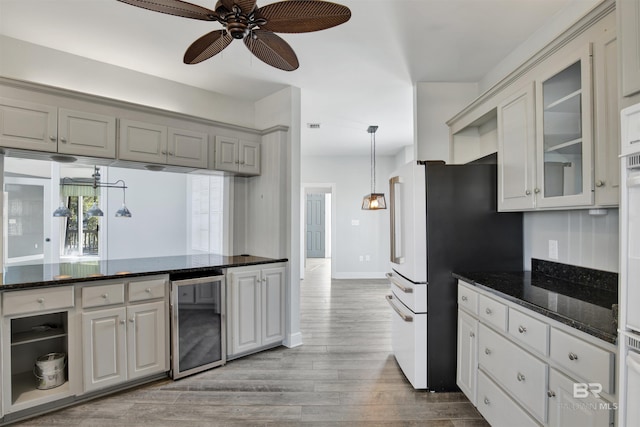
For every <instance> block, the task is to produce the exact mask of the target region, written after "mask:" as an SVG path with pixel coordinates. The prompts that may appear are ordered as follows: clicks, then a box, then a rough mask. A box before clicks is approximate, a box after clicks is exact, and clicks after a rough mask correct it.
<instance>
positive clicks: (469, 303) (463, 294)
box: [458, 282, 478, 316]
mask: <svg viewBox="0 0 640 427" xmlns="http://www.w3.org/2000/svg"><path fill="white" fill-rule="evenodd" d="M462 283H463V282H458V307H461V308H464V309H465V310H467V311H468V312H470V313H473V314H475V315H476V316H477V315H478V293H477V292H476V291H474V290H473V289H469V287H468V286H467V285H463V284H462Z"/></svg>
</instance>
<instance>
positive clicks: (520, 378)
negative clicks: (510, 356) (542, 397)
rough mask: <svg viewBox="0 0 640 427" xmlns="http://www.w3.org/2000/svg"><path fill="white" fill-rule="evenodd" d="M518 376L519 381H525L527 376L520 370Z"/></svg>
mask: <svg viewBox="0 0 640 427" xmlns="http://www.w3.org/2000/svg"><path fill="white" fill-rule="evenodd" d="M516 378H518V381H520V382H523V381H524V380H525V379H526V378H525V377H524V375H523V374H521V373H520V372H518V376H517V377H516Z"/></svg>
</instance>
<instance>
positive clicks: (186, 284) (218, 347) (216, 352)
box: [171, 276, 227, 379]
mask: <svg viewBox="0 0 640 427" xmlns="http://www.w3.org/2000/svg"><path fill="white" fill-rule="evenodd" d="M225 329H226V328H225V282H224V276H213V277H201V278H196V279H186V280H176V281H172V282H171V376H172V377H173V378H174V379H177V378H181V377H184V376H187V375H191V374H195V373H197V372H201V371H204V370H206V369H210V368H213V367H215V366H220V365H223V364H224V363H225V362H226V357H227V354H226V337H225Z"/></svg>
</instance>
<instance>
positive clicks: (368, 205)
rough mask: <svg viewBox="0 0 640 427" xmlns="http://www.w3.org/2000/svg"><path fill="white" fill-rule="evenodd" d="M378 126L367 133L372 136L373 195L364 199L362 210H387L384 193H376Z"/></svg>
mask: <svg viewBox="0 0 640 427" xmlns="http://www.w3.org/2000/svg"><path fill="white" fill-rule="evenodd" d="M377 130H378V126H369V127H368V128H367V132H369V134H370V135H371V193H370V194H367V195H365V196H364V198H363V199H362V209H364V210H378V209H387V201H386V200H385V198H384V193H376V131H377Z"/></svg>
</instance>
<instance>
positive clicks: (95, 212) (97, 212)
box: [87, 202, 104, 216]
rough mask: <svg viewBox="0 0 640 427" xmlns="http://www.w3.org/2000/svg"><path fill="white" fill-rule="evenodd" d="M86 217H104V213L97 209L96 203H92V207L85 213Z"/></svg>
mask: <svg viewBox="0 0 640 427" xmlns="http://www.w3.org/2000/svg"><path fill="white" fill-rule="evenodd" d="M87 215H88V216H104V212H102V209H100V208H99V207H98V204H97V203H95V202H93V205H91V207H90V208H89V210H88V211H87Z"/></svg>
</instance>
